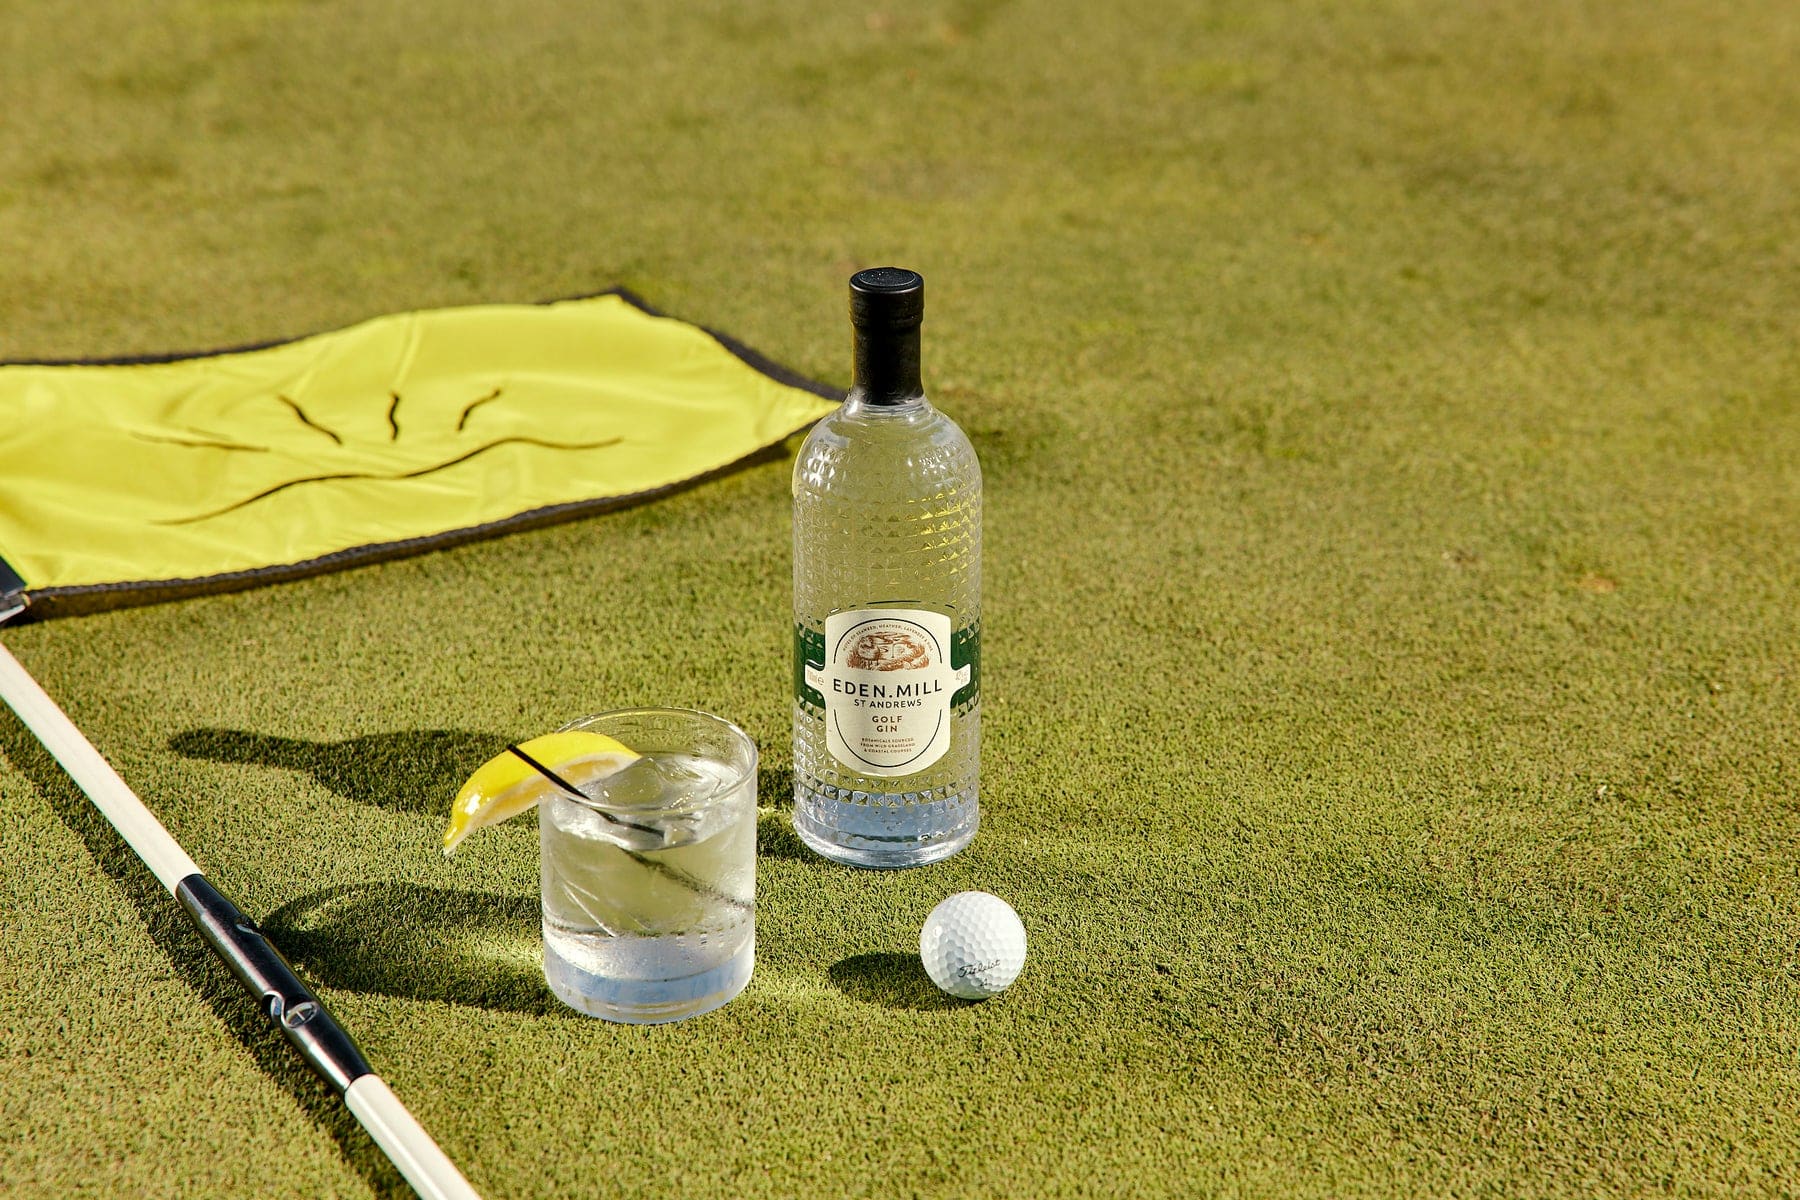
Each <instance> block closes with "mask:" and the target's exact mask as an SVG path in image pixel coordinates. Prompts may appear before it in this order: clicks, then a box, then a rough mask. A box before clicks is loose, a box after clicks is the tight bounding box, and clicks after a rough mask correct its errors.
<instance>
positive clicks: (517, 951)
mask: <svg viewBox="0 0 1800 1200" xmlns="http://www.w3.org/2000/svg"><path fill="white" fill-rule="evenodd" d="M262 928H263V931H264V932H266V933H267V934H268V935H269V938H270V940H272V941H273V942H274V943H275V944H276V945H277V946H280V947H281V949H282V952H283V953H284V954H286V955H287V957H288V958H289V960H291V961H292V962H293V963H294V965H295V967H297V968H299V970H300V972H301V973H302V974H303V975H304V976H305V977H306V978H308V979H314V980H317V981H318V982H320V983H322V984H325V985H327V986H330V987H336V988H343V989H344V990H346V991H352V992H364V993H368V992H372V993H377V994H379V995H383V996H396V997H399V998H402V999H406V1000H436V1001H442V1002H444V1003H448V1004H466V1005H470V1006H473V1007H476V1008H486V1009H491V1010H494V1011H497V1012H511V1013H523V1014H527V1015H531V1016H540V1017H543V1016H570V1017H571V1018H574V1014H572V1013H570V1012H569V1010H568V1009H566V1008H564V1007H563V1006H562V1005H561V1004H560V1003H559V1002H558V1001H557V999H556V997H555V996H553V995H552V994H551V992H550V990H549V988H548V987H546V986H545V984H544V976H543V966H542V964H543V958H542V953H543V951H542V942H541V940H540V934H539V918H538V898H537V896H536V895H535V894H534V895H530V896H503V895H493V894H490V893H485V892H468V891H459V890H456V889H453V888H433V887H420V886H418V885H415V884H407V883H353V884H341V885H338V886H335V887H328V888H322V889H320V890H318V891H315V892H311V893H308V894H307V895H304V896H301V897H300V898H298V899H296V900H293V901H290V902H289V903H287V904H284V905H283V906H282V907H280V908H278V909H276V910H275V911H274V912H273V913H271V914H269V916H268V918H267V919H266V920H264V921H263V922H262Z"/></svg>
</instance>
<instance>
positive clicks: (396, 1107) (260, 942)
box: [0, 646, 480, 1200]
mask: <svg viewBox="0 0 1800 1200" xmlns="http://www.w3.org/2000/svg"><path fill="white" fill-rule="evenodd" d="M0 699H4V700H5V701H6V703H7V704H8V705H9V706H10V707H11V708H12V710H13V711H14V712H15V713H17V714H18V715H19V719H20V720H21V721H23V722H24V723H25V727H26V728H27V729H29V730H31V732H32V733H34V734H36V735H37V739H38V740H39V741H40V742H42V743H43V744H44V748H45V749H46V750H48V751H50V753H51V754H52V755H54V756H55V758H56V760H57V761H58V762H60V763H61V764H62V765H63V769H64V770H65V771H67V772H68V773H69V776H70V778H72V779H74V780H75V782H76V783H77V784H78V785H80V787H81V790H82V791H84V792H86V793H87V796H88V799H90V800H92V801H93V802H94V806H95V807H96V808H98V809H99V810H100V811H101V813H102V814H104V815H105V817H106V819H107V820H108V821H111V822H112V826H113V828H114V829H116V830H118V831H119V836H121V837H123V838H124V839H125V841H126V843H127V844H128V845H130V846H131V848H132V849H133V850H134V851H136V852H137V856H138V857H139V858H140V859H142V860H143V861H144V865H145V866H147V867H149V868H150V871H151V873H152V874H154V875H155V876H156V878H157V879H158V880H160V881H161V882H162V885H163V886H164V887H166V888H168V889H169V891H170V893H171V894H172V895H174V897H175V898H176V899H177V900H178V901H180V902H181V907H182V908H183V909H184V910H185V911H186V912H187V914H188V917H189V919H190V920H192V921H193V923H194V925H195V926H196V927H197V928H198V929H199V930H200V933H201V935H202V936H203V937H205V938H206V940H207V942H208V943H209V944H210V945H211V946H212V949H213V952H214V953H216V954H217V955H218V956H219V957H220V958H222V959H224V960H225V965H226V966H228V967H230V968H231V973H232V974H233V975H236V976H237V978H238V982H240V983H242V984H243V985H244V987H245V989H246V990H248V991H249V993H250V995H251V996H252V997H254V998H255V1000H256V1002H257V1005H258V1007H260V1008H261V1009H262V1010H263V1011H264V1012H265V1013H267V1014H268V1016H269V1019H270V1020H272V1021H274V1022H275V1027H276V1028H277V1029H279V1030H281V1032H282V1034H283V1035H284V1036H285V1037H286V1038H287V1040H288V1041H289V1042H291V1043H293V1046H294V1048H295V1049H296V1050H298V1051H299V1052H300V1054H301V1055H302V1056H303V1057H304V1058H305V1059H306V1061H307V1063H308V1064H310V1065H311V1066H312V1068H313V1070H315V1071H317V1072H318V1073H319V1075H320V1076H321V1077H322V1078H323V1079H324V1080H325V1082H326V1083H328V1084H330V1085H331V1087H332V1089H333V1090H334V1091H336V1092H337V1093H338V1095H340V1096H342V1097H343V1098H344V1104H345V1105H346V1106H347V1107H348V1108H349V1109H350V1111H351V1113H353V1114H354V1115H355V1116H356V1119H357V1120H358V1121H360V1122H362V1126H363V1128H364V1129H366V1130H368V1132H369V1136H370V1137H371V1138H373V1139H374V1141H375V1144H376V1145H377V1146H378V1147H380V1149H381V1152H382V1153H383V1154H385V1155H387V1156H388V1159H389V1160H390V1161H391V1162H392V1163H393V1164H394V1166H395V1167H396V1168H398V1170H399V1171H400V1174H401V1175H402V1176H404V1177H405V1179H406V1182H408V1183H410V1184H411V1185H412V1187H413V1190H414V1191H415V1192H417V1193H418V1194H419V1195H420V1196H422V1197H424V1200H480V1197H478V1196H477V1195H476V1192H475V1189H474V1188H472V1187H470V1186H469V1181H468V1180H467V1179H464V1178H463V1176H462V1172H460V1171H458V1170H457V1169H456V1164H455V1163H452V1162H451V1161H450V1159H449V1158H448V1157H446V1156H445V1154H444V1152H443V1151H442V1150H441V1149H439V1148H438V1144H437V1143H436V1142H434V1141H432V1140H431V1135H430V1134H428V1133H426V1132H425V1130H424V1128H423V1127H421V1126H420V1125H419V1123H418V1121H417V1120H415V1119H414V1118H413V1115H412V1113H410V1112H408V1111H407V1109H406V1106H405V1105H404V1104H402V1103H401V1102H400V1099H399V1097H397V1096H395V1095H394V1093H393V1091H392V1090H390V1089H389V1087H388V1085H387V1084H386V1083H384V1082H383V1081H382V1079H381V1077H380V1076H379V1075H376V1074H375V1073H374V1072H373V1071H371V1070H370V1069H369V1064H368V1063H367V1062H366V1061H365V1060H364V1059H363V1056H362V1052H361V1051H359V1050H358V1049H357V1048H356V1043H355V1042H353V1041H351V1040H350V1035H349V1034H347V1033H345V1032H344V1031H343V1029H342V1028H340V1027H339V1026H338V1023H337V1022H336V1021H335V1020H333V1019H332V1016H331V1014H330V1013H329V1012H327V1011H325V1006H324V1005H323V1004H322V1003H320V1002H319V999H318V997H317V996H314V995H313V994H312V992H311V991H310V990H308V989H307V986H306V985H305V984H304V983H302V982H301V980H300V977H299V976H298V975H296V974H294V970H293V968H292V967H290V966H289V965H288V963H287V960H286V959H284V958H282V957H281V953H280V952H279V951H278V950H276V949H275V947H274V946H273V945H271V944H270V943H269V940H268V939H267V938H266V937H264V936H263V934H262V931H261V930H260V929H258V928H256V926H255V925H253V924H251V922H250V920H249V918H247V917H245V916H244V914H243V913H241V912H239V911H238V910H237V906H236V905H234V904H232V903H231V901H229V900H227V899H226V898H225V897H224V896H222V895H220V894H219V892H218V891H217V890H216V889H215V888H214V887H213V886H212V884H210V883H208V882H207V881H206V876H204V875H202V874H201V873H200V869H199V868H198V867H197V866H195V865H194V860H193V859H191V858H189V857H188V855H187V851H185V850H183V849H182V848H181V846H180V844H178V843H177V842H176V841H175V839H174V838H172V837H170V836H169V831H168V830H166V829H164V828H163V827H162V823H161V822H160V821H158V820H157V819H156V817H155V815H154V814H152V813H151V811H150V810H149V809H148V808H146V807H145V806H144V802H143V801H142V800H140V799H138V798H137V795H136V794H135V793H133V792H132V790H131V788H130V787H129V786H127V785H126V783H125V781H124V780H123V779H121V778H120V777H119V773H118V772H117V771H115V770H113V769H112V766H111V765H110V764H109V763H107V761H106V760H105V759H104V758H102V757H101V756H100V752H99V751H98V750H96V749H94V745H93V743H92V742H90V741H88V740H87V737H86V736H85V735H84V734H83V733H82V732H81V730H79V729H77V728H76V727H75V723H74V722H73V721H71V720H69V718H68V715H67V714H66V713H64V712H63V710H62V709H60V708H58V707H57V704H56V701H54V700H52V699H51V698H50V696H49V694H48V693H46V692H45V691H44V689H43V688H41V687H39V686H38V683H37V680H35V679H33V678H32V677H31V674H30V673H29V672H28V671H26V670H25V668H24V666H23V665H21V664H20V662H19V660H18V659H16V658H14V657H13V655H12V652H11V651H9V650H7V649H6V647H5V646H0Z"/></svg>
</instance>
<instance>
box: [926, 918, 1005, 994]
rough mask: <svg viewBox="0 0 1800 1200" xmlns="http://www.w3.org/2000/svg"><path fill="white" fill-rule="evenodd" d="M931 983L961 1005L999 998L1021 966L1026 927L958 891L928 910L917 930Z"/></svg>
mask: <svg viewBox="0 0 1800 1200" xmlns="http://www.w3.org/2000/svg"><path fill="white" fill-rule="evenodd" d="M919 957H920V958H921V959H923V960H924V961H925V973H926V974H927V975H929V976H931V982H933V983H935V984H937V985H938V986H939V987H941V988H943V989H944V990H945V991H946V992H949V993H950V994H951V995H952V996H958V997H961V998H962V999H964V1000H986V999H987V998H988V997H989V996H998V995H999V994H1000V993H1001V992H1003V991H1005V990H1006V988H1007V985H1009V984H1011V983H1012V981H1013V980H1015V979H1017V978H1018V977H1019V972H1020V971H1021V970H1023V969H1024V967H1025V924H1024V922H1022V921H1020V920H1019V914H1018V913H1016V912H1014V911H1013V908H1012V905H1010V904H1008V903H1007V902H1006V901H1004V900H1002V899H1001V898H1000V897H998V896H990V895H989V894H988V893H986V892H958V893H956V895H954V896H951V897H949V898H947V899H946V900H944V901H943V903H941V904H939V905H938V906H937V907H936V908H934V909H932V910H931V915H930V916H929V917H926V918H925V928H924V929H922V930H920V931H919Z"/></svg>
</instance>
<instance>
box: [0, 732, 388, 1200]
mask: <svg viewBox="0 0 1800 1200" xmlns="http://www.w3.org/2000/svg"><path fill="white" fill-rule="evenodd" d="M0 751H4V752H5V754H6V756H7V758H9V759H10V760H11V761H12V763H13V765H14V766H15V767H16V768H17V769H18V771H19V773H20V774H22V775H24V776H25V777H26V778H27V779H28V780H30V782H31V784H32V786H33V787H35V788H36V789H37V790H38V792H40V793H41V794H42V795H43V797H44V799H45V801H46V802H47V803H48V804H49V805H50V807H51V809H52V810H53V811H55V813H56V815H57V817H58V818H59V819H60V820H61V821H62V822H63V824H65V825H67V826H68V827H69V829H70V830H71V831H72V832H73V833H74V834H75V836H76V837H78V838H80V839H81V841H82V844H83V846H85V847H86V849H87V852H88V854H89V855H91V856H92V857H93V859H94V861H95V863H96V864H98V865H99V867H100V869H101V870H102V871H104V872H105V873H106V875H107V877H108V878H109V879H111V880H112V881H113V882H114V883H115V884H117V885H118V887H119V890H120V891H121V892H123V893H124V895H125V896H126V897H127V898H128V899H129V900H130V901H131V904H132V907H134V908H135V909H136V910H137V912H138V916H139V918H140V919H141V920H142V921H143V923H144V926H145V928H146V930H147V931H148V932H149V934H150V938H151V940H152V941H153V942H155V944H156V947H157V949H158V950H160V951H161V952H162V953H163V955H164V956H165V957H166V958H167V959H168V961H169V965H170V966H171V967H172V968H173V969H174V974H175V977H176V978H178V979H180V980H181V981H182V982H184V983H185V984H186V985H187V988H188V990H189V992H191V993H192V994H193V997H194V1002H195V1003H196V1004H205V1005H206V1006H207V1007H208V1008H210V1009H211V1010H212V1012H213V1015H214V1017H215V1018H217V1020H218V1021H219V1023H220V1024H221V1025H223V1026H224V1027H225V1028H226V1030H228V1031H229V1032H230V1033H231V1035H232V1037H234V1038H236V1039H237V1041H238V1042H239V1043H240V1044H241V1045H242V1046H243V1047H244V1049H245V1050H246V1051H248V1052H249V1054H250V1056H251V1059H252V1060H253V1061H254V1062H255V1063H256V1066H257V1068H258V1069H259V1070H260V1071H262V1073H263V1074H264V1075H265V1076H267V1077H268V1078H269V1080H270V1081H271V1082H272V1083H274V1085H275V1086H277V1087H279V1088H280V1089H281V1090H282V1091H283V1092H285V1093H287V1094H288V1095H290V1096H292V1097H293V1098H294V1101H295V1103H296V1104H298V1105H299V1106H300V1108H301V1110H302V1111H303V1112H305V1114H306V1116H307V1119H308V1120H310V1121H311V1122H312V1123H313V1124H314V1125H315V1126H317V1127H318V1128H319V1129H321V1130H323V1131H324V1132H325V1133H326V1135H328V1136H329V1137H330V1138H331V1139H332V1141H334V1142H336V1143H337V1147H338V1153H340V1154H341V1155H342V1156H343V1158H344V1161H345V1162H346V1163H348V1164H349V1165H350V1167H351V1169H352V1170H354V1171H356V1172H357V1174H358V1175H360V1176H361V1177H362V1179H363V1181H364V1182H365V1183H366V1184H367V1185H368V1187H369V1190H370V1192H371V1193H373V1194H374V1195H376V1196H381V1197H394V1198H396V1200H398V1198H399V1197H410V1196H412V1195H413V1192H412V1189H411V1188H409V1187H408V1186H407V1184H406V1181H405V1180H404V1179H402V1178H401V1177H400V1173H399V1172H398V1171H396V1170H395V1169H394V1166H393V1164H392V1163H390V1162H389V1161H388V1160H387V1158H386V1157H385V1156H384V1155H383V1154H382V1153H381V1151H380V1150H378V1149H376V1147H375V1144H374V1143H373V1142H372V1141H370V1140H369V1136H368V1134H367V1133H365V1132H364V1131H363V1128H362V1126H360V1125H359V1124H357V1121H356V1118H355V1117H353V1116H352V1115H351V1114H350V1110H349V1109H348V1108H346V1107H344V1105H343V1103H342V1102H341V1101H340V1100H339V1098H338V1096H337V1094H336V1093H335V1092H333V1091H332V1090H331V1088H330V1087H329V1086H327V1085H326V1084H325V1082H324V1081H323V1080H321V1079H320V1078H319V1077H318V1076H317V1075H315V1074H313V1072H312V1071H311V1070H310V1069H309V1068H308V1067H307V1066H306V1064H305V1063H304V1062H303V1061H302V1060H301V1059H300V1057H299V1056H298V1055H296V1054H295V1053H294V1051H293V1048H292V1047H291V1046H289V1045H288V1043H287V1041H286V1039H284V1038H283V1037H282V1036H281V1034H280V1033H278V1032H276V1030H275V1027H274V1026H273V1025H272V1024H270V1023H269V1021H268V1019H267V1018H266V1017H265V1016H264V1015H263V1012H262V1010H261V1009H260V1008H258V1007H257V1005H256V1003H255V1002H254V1001H252V1000H251V999H250V997H249V996H247V995H245V994H244V991H243V988H242V986H241V985H240V984H239V983H238V981H237V979H236V978H235V977H233V976H232V974H231V972H230V971H229V970H227V969H226V967H225V965H224V964H223V963H222V962H220V961H219V960H218V959H217V958H216V957H214V956H213V953H212V951H211V949H210V948H209V947H208V946H207V944H206V943H205V942H204V941H202V940H201V937H200V934H199V933H198V932H197V931H196V930H195V929H194V927H193V926H192V925H191V924H189V922H188V919H187V916H186V914H185V913H184V912H183V911H182V910H181V907H180V906H179V905H178V904H177V903H176V902H175V900H174V899H173V898H172V897H171V896H170V895H169V893H168V892H167V891H166V890H165V889H164V888H163V887H162V885H161V884H160V883H158V882H157V880H156V877H155V876H154V875H152V874H151V873H150V870H149V868H147V867H145V866H144V865H143V864H142V863H141V862H140V861H138V859H137V857H136V856H135V855H134V854H133V853H132V852H131V850H130V848H129V847H128V846H126V845H125V843H124V841H123V839H121V838H120V837H119V835H118V834H117V833H116V832H115V831H114V830H113V828H112V826H111V825H110V824H108V823H107V820H106V818H105V817H103V816H101V815H100V813H99V811H98V810H97V809H95V808H94V807H93V805H92V804H91V803H90V802H89V801H88V799H87V797H86V796H85V795H83V794H82V792H81V790H80V789H79V788H77V787H76V786H75V784H74V783H73V781H71V780H70V779H69V777H68V776H67V775H65V774H64V773H63V771H62V768H61V767H60V766H58V764H57V762H56V760H55V759H54V758H52V757H51V756H50V754H49V752H48V751H46V750H45V749H44V748H43V747H42V746H41V745H40V744H39V743H38V741H37V739H36V738H34V737H32V735H31V733H30V732H29V731H28V730H26V728H25V727H24V726H23V725H22V724H21V723H20V722H19V721H18V719H17V718H16V717H14V716H13V714H12V713H10V712H0ZM152 811H154V805H152ZM252 919H254V915H252ZM349 1032H350V1035H351V1036H352V1037H354V1036H355V1035H356V1031H355V1030H354V1029H352V1030H350V1031H349ZM374 1066H375V1068H376V1070H377V1071H379V1070H380V1069H381V1064H379V1063H376V1064H374ZM271 1187H273V1181H271Z"/></svg>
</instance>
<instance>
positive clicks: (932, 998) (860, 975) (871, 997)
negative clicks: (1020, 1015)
mask: <svg viewBox="0 0 1800 1200" xmlns="http://www.w3.org/2000/svg"><path fill="white" fill-rule="evenodd" d="M826 975H827V976H828V977H829V978H830V979H831V982H832V984H833V985H834V986H835V987H836V988H837V990H838V991H840V992H842V993H844V995H846V996H848V997H850V998H851V999H852V1000H862V1001H866V1002H867V1003H869V1004H879V1005H881V1006H882V1007H884V1008H909V1009H914V1010H917V1011H926V1010H931V1009H947V1008H966V1007H968V1006H969V1005H970V1004H971V1003H973V1001H969V1000H957V999H955V998H954V997H951V996H947V995H945V994H944V993H943V992H941V991H939V990H938V987H937V985H936V984H935V983H933V982H931V976H929V975H927V974H926V973H925V964H924V963H921V962H920V961H919V956H918V955H916V954H854V955H851V956H850V957H849V958H841V959H839V960H838V961H837V962H834V963H832V964H831V969H830V970H828V971H827V972H826Z"/></svg>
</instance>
